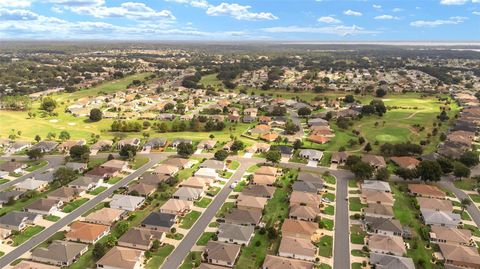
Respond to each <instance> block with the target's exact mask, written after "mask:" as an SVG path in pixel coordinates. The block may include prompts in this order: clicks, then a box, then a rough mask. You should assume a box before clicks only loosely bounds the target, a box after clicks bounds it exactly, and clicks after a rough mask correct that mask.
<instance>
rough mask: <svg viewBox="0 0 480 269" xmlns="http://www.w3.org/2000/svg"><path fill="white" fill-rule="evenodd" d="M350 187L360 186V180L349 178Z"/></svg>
mask: <svg viewBox="0 0 480 269" xmlns="http://www.w3.org/2000/svg"><path fill="white" fill-rule="evenodd" d="M348 187H349V188H358V181H357V180H355V179H349V180H348Z"/></svg>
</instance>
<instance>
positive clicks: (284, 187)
mask: <svg viewBox="0 0 480 269" xmlns="http://www.w3.org/2000/svg"><path fill="white" fill-rule="evenodd" d="M296 178H297V171H295V170H289V171H287V172H286V173H285V174H283V175H282V176H281V177H280V179H278V180H277V184H278V186H279V187H277V189H276V190H275V192H274V193H273V197H272V198H271V199H270V200H269V201H268V203H267V205H266V206H265V210H264V212H265V214H264V215H263V217H262V220H263V222H265V223H266V225H267V227H269V226H273V224H274V223H275V222H276V221H279V220H280V221H283V220H284V219H286V218H287V217H288V196H289V194H290V189H291V188H290V187H291V185H292V184H293V181H294V180H295V179H296Z"/></svg>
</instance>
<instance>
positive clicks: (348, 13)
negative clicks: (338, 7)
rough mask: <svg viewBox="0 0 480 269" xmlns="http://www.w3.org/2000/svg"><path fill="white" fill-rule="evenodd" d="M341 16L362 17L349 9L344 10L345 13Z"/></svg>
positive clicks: (359, 13)
mask: <svg viewBox="0 0 480 269" xmlns="http://www.w3.org/2000/svg"><path fill="white" fill-rule="evenodd" d="M343 14H345V15H347V16H356V17H358V16H362V15H363V14H362V13H361V12H358V11H353V10H351V9H349V10H345V11H344V12H343Z"/></svg>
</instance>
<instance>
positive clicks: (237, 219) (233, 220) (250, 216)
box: [223, 208, 262, 226]
mask: <svg viewBox="0 0 480 269" xmlns="http://www.w3.org/2000/svg"><path fill="white" fill-rule="evenodd" d="M261 218H262V211H261V210H253V209H250V210H243V209H238V208H233V209H232V210H230V212H228V213H226V214H225V217H224V218H223V219H224V220H225V223H230V224H238V225H251V226H257V225H258V223H260V220H261Z"/></svg>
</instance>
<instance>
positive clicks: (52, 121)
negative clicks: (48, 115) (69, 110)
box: [49, 120, 58, 122]
mask: <svg viewBox="0 0 480 269" xmlns="http://www.w3.org/2000/svg"><path fill="white" fill-rule="evenodd" d="M49 122H58V120H49Z"/></svg>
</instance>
